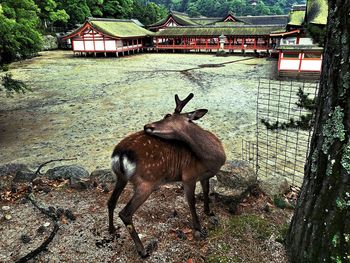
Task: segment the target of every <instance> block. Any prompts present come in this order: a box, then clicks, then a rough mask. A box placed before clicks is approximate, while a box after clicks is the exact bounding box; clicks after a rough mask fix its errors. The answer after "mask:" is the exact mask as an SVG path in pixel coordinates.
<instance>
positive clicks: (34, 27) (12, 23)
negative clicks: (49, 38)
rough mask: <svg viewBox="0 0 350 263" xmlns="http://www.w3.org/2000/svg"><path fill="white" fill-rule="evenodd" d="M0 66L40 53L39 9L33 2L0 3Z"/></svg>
mask: <svg viewBox="0 0 350 263" xmlns="http://www.w3.org/2000/svg"><path fill="white" fill-rule="evenodd" d="M0 5H1V12H0V64H6V63H10V62H11V61H13V60H15V59H25V58H28V57H31V56H33V55H34V54H36V53H37V52H38V51H40V49H41V46H42V38H41V34H40V33H39V31H38V26H39V23H40V20H39V17H38V13H39V8H38V6H37V5H36V4H35V3H34V1H33V0H2V1H0Z"/></svg>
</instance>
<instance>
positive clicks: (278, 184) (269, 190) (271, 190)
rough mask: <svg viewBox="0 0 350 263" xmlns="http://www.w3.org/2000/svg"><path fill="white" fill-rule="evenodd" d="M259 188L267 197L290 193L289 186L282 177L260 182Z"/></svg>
mask: <svg viewBox="0 0 350 263" xmlns="http://www.w3.org/2000/svg"><path fill="white" fill-rule="evenodd" d="M260 187H261V189H262V190H263V191H264V193H266V194H267V195H268V196H271V197H274V196H281V195H284V194H286V193H288V192H289V191H290V188H291V184H290V182H289V181H288V180H287V179H286V178H285V177H283V176H274V177H271V178H268V179H267V180H264V181H262V182H260Z"/></svg>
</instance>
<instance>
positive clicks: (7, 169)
mask: <svg viewBox="0 0 350 263" xmlns="http://www.w3.org/2000/svg"><path fill="white" fill-rule="evenodd" d="M26 170H29V169H28V166H27V165H25V164H23V163H8V164H5V165H1V166H0V177H1V176H7V175H10V174H16V172H17V171H26Z"/></svg>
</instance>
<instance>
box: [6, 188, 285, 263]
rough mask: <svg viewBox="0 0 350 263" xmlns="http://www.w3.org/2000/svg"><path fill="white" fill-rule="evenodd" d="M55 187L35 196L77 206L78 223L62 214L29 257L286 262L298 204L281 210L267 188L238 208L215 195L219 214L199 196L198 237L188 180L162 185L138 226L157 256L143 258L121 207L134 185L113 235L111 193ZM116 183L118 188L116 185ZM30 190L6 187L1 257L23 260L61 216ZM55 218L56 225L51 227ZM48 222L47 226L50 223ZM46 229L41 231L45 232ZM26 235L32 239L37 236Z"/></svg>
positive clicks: (51, 259)
mask: <svg viewBox="0 0 350 263" xmlns="http://www.w3.org/2000/svg"><path fill="white" fill-rule="evenodd" d="M52 185H54V186H53V187H51V189H52V191H50V192H49V193H45V192H43V191H36V190H35V189H36V188H34V196H35V199H36V201H37V202H39V203H40V204H42V205H43V206H46V208H47V207H49V206H53V207H54V208H55V209H56V210H57V209H58V208H63V209H69V210H70V211H72V213H73V215H74V216H75V218H76V219H75V220H74V221H71V220H69V219H67V218H66V217H65V216H62V217H61V219H60V221H59V222H60V228H59V230H58V232H57V234H56V236H55V237H54V239H53V241H52V242H51V243H50V244H49V246H48V250H47V251H45V252H42V253H41V254H40V255H39V256H37V257H36V258H35V260H30V261H29V262H123V263H124V262H125V263H126V262H128V263H129V262H135V263H137V262H152V263H153V262H154V263H156V262H164V263H165V262H176V263H180V262H181V263H182V262H185V263H199V262H207V263H217V262H224V263H227V262H250V263H255V262H256V263H258V262H259V263H261V262H271V263H272V262H276V263H277V262H279V263H283V262H286V263H287V260H286V256H285V250H284V247H283V245H282V243H280V242H281V240H282V239H283V235H284V233H285V231H286V229H287V223H288V221H289V220H290V216H291V210H282V209H279V208H276V207H275V206H274V205H273V204H272V202H271V200H270V199H269V198H268V197H266V196H265V195H264V194H263V193H261V192H259V191H258V192H255V193H254V194H253V195H250V196H247V197H246V198H244V199H243V200H242V202H241V203H240V204H239V206H238V207H237V209H236V210H235V212H234V213H232V211H231V210H230V204H231V203H230V200H227V198H226V200H225V198H224V197H221V196H218V195H211V201H212V204H211V207H212V209H213V211H214V213H215V215H216V216H215V217H214V218H213V217H207V216H205V215H204V213H203V202H202V200H201V198H200V196H197V201H198V202H197V211H198V213H199V217H200V220H201V222H202V226H204V227H205V228H206V229H207V230H208V237H207V238H206V239H203V240H199V241H198V240H194V239H193V237H192V234H191V228H190V222H191V219H190V213H189V211H188V208H187V203H186V201H185V198H184V193H183V189H182V188H181V185H180V184H175V185H166V186H162V187H161V188H160V189H159V190H158V191H156V192H155V193H153V194H152V195H151V197H150V198H149V199H148V200H147V201H146V203H145V204H144V205H143V206H142V207H141V208H140V209H139V211H138V212H137V213H136V214H135V216H134V224H135V227H136V229H137V231H138V232H139V234H140V237H141V239H142V241H143V242H144V244H145V245H146V246H147V244H150V243H152V242H153V243H155V245H154V247H155V250H154V251H153V253H152V254H151V255H150V257H149V258H147V259H145V260H141V259H140V258H139V257H138V255H137V252H136V249H135V248H134V244H133V242H132V240H131V238H130V236H129V234H128V232H127V230H126V228H125V227H124V225H123V223H122V222H121V220H120V219H119V218H118V216H117V213H118V211H120V209H121V208H122V207H123V206H124V205H125V204H126V202H127V201H128V199H129V198H130V195H131V192H132V189H131V187H127V189H126V191H125V192H124V193H123V194H122V196H121V198H120V201H119V203H118V205H117V209H116V218H115V223H116V226H117V227H118V232H119V235H120V236H119V237H116V238H115V237H113V236H111V235H110V234H109V233H108V220H107V218H108V217H107V206H106V202H107V200H108V198H109V195H110V192H107V191H106V189H102V188H100V187H97V188H95V189H90V190H86V191H77V190H72V189H69V188H66V187H64V184H63V183H61V184H60V183H59V182H58V183H54V184H52ZM108 187H109V189H111V188H112V186H111V185H108ZM23 196H24V195H23V194H18V193H16V194H12V193H10V192H5V193H3V194H2V196H1V197H2V198H3V199H4V200H7V201H6V202H3V203H2V206H5V205H6V206H9V207H10V209H9V210H8V211H6V212H4V211H2V210H0V211H1V212H0V213H3V214H5V213H6V214H9V215H11V217H12V218H11V219H10V220H6V219H5V218H4V217H3V215H2V216H1V219H0V233H1V234H0V262H15V261H16V260H18V259H20V258H21V257H23V256H24V255H26V254H27V253H29V252H31V251H32V250H34V249H35V248H37V247H38V246H39V245H40V244H41V243H42V242H43V241H44V240H45V239H47V238H48V236H49V234H50V233H51V231H52V229H53V222H52V221H51V220H50V219H49V218H48V217H47V216H45V215H44V214H42V213H41V212H40V211H39V210H38V209H36V208H35V207H34V206H33V205H32V204H31V203H30V202H25V199H23ZM48 224H50V225H48ZM43 227H44V228H43ZM40 229H41V230H40ZM23 236H26V237H29V242H28V240H27V241H24V238H23Z"/></svg>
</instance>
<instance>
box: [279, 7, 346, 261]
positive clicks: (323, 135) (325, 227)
mask: <svg viewBox="0 0 350 263" xmlns="http://www.w3.org/2000/svg"><path fill="white" fill-rule="evenodd" d="M328 3H329V12H328V25H327V33H326V44H325V52H324V58H323V68H322V75H321V81H320V90H319V94H318V101H317V112H316V120H315V126H314V133H313V136H312V140H311V148H310V154H309V156H308V159H307V162H306V165H305V176H304V181H303V184H302V187H301V190H300V193H299V197H298V202H297V206H296V209H295V212H294V216H293V219H292V222H291V225H290V228H289V231H288V234H287V237H286V248H287V251H288V255H289V258H290V261H291V262H292V263H302V262H313V263H314V262H327V263H328V262H337V263H343V262H350V0H329V1H328Z"/></svg>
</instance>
